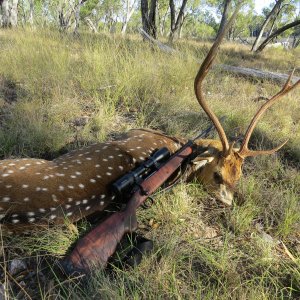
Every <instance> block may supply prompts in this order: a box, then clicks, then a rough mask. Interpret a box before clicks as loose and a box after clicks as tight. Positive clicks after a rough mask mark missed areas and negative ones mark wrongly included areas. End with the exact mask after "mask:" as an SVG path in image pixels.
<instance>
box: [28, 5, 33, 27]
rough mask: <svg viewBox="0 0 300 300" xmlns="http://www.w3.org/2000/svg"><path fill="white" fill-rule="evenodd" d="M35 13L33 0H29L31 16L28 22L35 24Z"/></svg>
mask: <svg viewBox="0 0 300 300" xmlns="http://www.w3.org/2000/svg"><path fill="white" fill-rule="evenodd" d="M33 15H34V3H33V0H30V1H29V17H28V22H29V24H30V25H33Z"/></svg>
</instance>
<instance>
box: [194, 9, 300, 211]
mask: <svg viewBox="0 0 300 300" xmlns="http://www.w3.org/2000/svg"><path fill="white" fill-rule="evenodd" d="M236 13H237V10H235V12H234V13H233V15H232V17H231V19H230V20H229V22H228V23H227V25H226V27H225V28H224V30H223V32H221V33H220V35H219V36H218V38H217V39H216V41H215V43H214V45H213V46H212V48H211V49H210V51H209V53H208V54H207V56H206V58H205V59H204V61H203V63H202V65H201V67H200V69H199V71H198V74H197V76H196V78H195V82H194V88H195V94H196V97H197V100H198V102H199V104H200V106H201V107H202V109H203V110H204V111H205V113H206V114H207V116H208V117H209V118H210V120H211V121H212V123H213V124H214V125H215V128H216V130H217V133H218V135H219V138H220V141H208V140H207V141H205V140H198V141H196V143H197V144H198V145H199V147H200V148H201V149H204V152H203V153H202V154H201V155H199V156H198V157H197V158H196V159H195V161H194V164H195V166H194V174H193V176H194V177H196V178H198V179H199V180H200V181H201V182H203V183H204V184H205V186H206V188H207V189H208V190H209V191H210V192H213V193H214V194H215V195H216V196H217V198H218V199H219V200H221V201H222V202H223V203H225V204H228V205H231V203H232V200H233V188H234V186H235V185H236V183H237V182H238V180H239V178H240V177H241V174H242V165H243V161H244V159H245V158H246V157H249V156H257V155H264V154H272V153H274V152H276V151H278V150H279V149H280V148H281V147H283V146H284V145H285V144H286V142H287V141H285V142H284V143H282V144H281V145H279V146H278V147H276V148H274V149H271V150H262V151H253V150H249V149H248V143H249V140H250V137H251V135H252V132H253V130H254V128H255V126H256V124H257V122H258V121H259V119H260V118H261V117H262V116H263V114H264V113H265V112H266V110H267V109H268V108H269V107H270V106H272V105H273V104H274V103H275V102H276V101H278V100H279V99H280V98H281V97H282V96H284V95H285V94H287V93H288V92H290V91H291V90H293V89H294V88H296V86H298V85H300V80H299V81H297V82H296V83H295V84H291V78H292V76H293V73H292V74H291V75H290V76H289V78H288V80H287V82H286V83H285V85H284V86H283V88H282V89H281V90H280V91H279V92H278V93H277V94H276V95H275V96H273V97H272V98H270V99H269V100H267V101H266V103H265V104H264V105H263V106H262V107H261V108H260V109H259V110H258V111H257V113H256V114H255V115H254V117H253V119H252V121H251V122H250V125H249V127H248V129H247V131H246V134H245V136H244V140H243V142H242V144H241V146H240V148H234V142H233V143H231V144H230V143H229V142H228V139H227V136H226V134H225V131H224V129H223V127H222V125H221V123H220V121H219V119H218V118H217V116H216V115H215V114H214V112H213V111H212V110H211V109H210V108H209V106H208V105H207V102H206V101H205V98H204V93H203V86H202V85H203V80H204V78H205V77H206V75H207V73H208V71H209V69H210V67H211V65H212V63H213V61H214V59H215V57H216V54H217V51H218V48H219V46H220V43H221V40H222V39H223V37H224V35H225V33H226V31H227V30H228V28H229V26H230V25H231V23H232V21H233V19H234V18H235V14H236Z"/></svg>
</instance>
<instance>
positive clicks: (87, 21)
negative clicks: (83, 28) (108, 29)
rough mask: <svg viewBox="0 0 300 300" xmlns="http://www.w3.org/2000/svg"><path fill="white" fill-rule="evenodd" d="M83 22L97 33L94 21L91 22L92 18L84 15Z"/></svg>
mask: <svg viewBox="0 0 300 300" xmlns="http://www.w3.org/2000/svg"><path fill="white" fill-rule="evenodd" d="M84 20H85V22H86V23H87V25H88V26H89V27H90V29H91V30H92V31H93V32H94V33H97V32H98V30H97V28H96V26H95V25H94V23H93V22H92V20H91V19H90V18H88V17H85V18H84Z"/></svg>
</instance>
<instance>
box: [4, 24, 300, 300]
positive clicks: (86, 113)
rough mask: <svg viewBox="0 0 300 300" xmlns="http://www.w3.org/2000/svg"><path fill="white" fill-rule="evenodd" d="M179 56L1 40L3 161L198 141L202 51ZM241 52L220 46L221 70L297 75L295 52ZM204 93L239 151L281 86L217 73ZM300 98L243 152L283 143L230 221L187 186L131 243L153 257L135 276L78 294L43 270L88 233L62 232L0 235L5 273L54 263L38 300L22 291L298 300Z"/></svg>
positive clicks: (248, 170) (244, 188)
mask: <svg viewBox="0 0 300 300" xmlns="http://www.w3.org/2000/svg"><path fill="white" fill-rule="evenodd" d="M176 47H177V48H178V49H180V51H181V52H182V53H183V54H182V55H172V56H170V55H168V54H165V53H162V52H160V51H159V50H157V49H152V48H151V47H150V46H148V45H147V44H144V43H142V42H141V41H140V39H139V38H137V37H132V38H130V39H124V38H121V37H118V36H114V37H111V36H107V35H102V34H99V35H88V34H82V35H81V36H80V37H79V38H74V37H73V36H71V35H70V36H69V35H61V34H60V33H58V32H53V31H52V32H51V31H47V30H45V31H43V32H37V31H30V30H24V31H23V30H19V31H10V30H6V31H0V113H1V119H0V124H1V126H0V156H1V158H8V157H19V156H30V157H46V158H53V157H56V156H58V155H59V154H60V153H62V152H65V151H67V150H70V149H73V148H77V147H80V146H82V145H84V144H88V143H91V142H97V141H103V140H109V139H112V138H113V137H114V136H115V135H116V134H117V133H119V132H124V131H126V130H128V129H130V128H134V127H151V128H158V129H162V130H164V131H165V132H167V133H169V134H174V135H179V136H180V135H183V136H189V137H192V136H193V135H195V134H196V133H197V132H198V131H199V130H201V129H203V128H205V127H206V125H207V124H208V120H207V117H206V116H205V115H204V113H203V112H202V111H201V110H200V108H199V105H198V103H197V101H196V99H195V96H194V91H193V80H194V77H195V74H196V72H197V68H198V67H199V66H198V64H197V63H196V62H195V60H194V57H197V58H198V59H200V60H201V59H202V58H203V57H204V55H205V54H206V51H207V49H208V45H207V44H203V43H196V42H190V41H184V42H180V43H178V44H177V45H176ZM248 50H249V49H246V48H245V47H241V46H238V45H233V44H226V45H225V46H223V47H222V49H221V53H220V55H219V57H218V62H220V63H231V64H234V65H239V66H246V67H253V68H261V69H265V70H270V71H278V72H288V71H289V70H290V69H291V68H292V67H293V66H294V65H296V66H299V57H300V55H299V54H300V53H299V49H298V50H297V49H296V50H293V51H291V52H286V51H284V50H278V49H276V51H275V50H267V51H266V52H265V53H262V54H261V55H254V54H251V53H250V52H249V51H248ZM298 76H299V71H298ZM205 90H206V91H205V93H206V97H207V99H208V101H209V103H210V105H211V107H212V108H213V110H214V111H215V112H216V113H217V114H218V115H226V116H227V119H226V124H225V128H226V131H227V133H228V136H229V137H230V138H231V139H233V138H235V137H237V136H239V135H240V134H243V133H244V132H245V130H246V128H247V126H248V124H249V122H250V120H251V118H252V116H253V114H254V113H255V111H256V110H257V109H258V107H259V106H260V105H261V104H262V102H255V101H254V99H256V98H257V97H258V96H265V97H270V96H272V95H274V94H275V93H276V92H277V91H279V90H280V86H278V85H276V84H274V83H272V82H267V81H266V82H263V83H262V82H260V81H255V80H253V81H250V80H247V79H243V78H238V77H237V76H233V75H230V74H227V73H220V72H219V71H217V70H213V71H211V73H210V74H209V76H208V78H207V80H206V83H205ZM299 96H300V90H299V89H298V90H295V91H294V92H292V93H290V94H289V95H288V96H286V97H284V99H282V100H281V101H280V102H279V103H277V104H276V105H274V107H272V108H271V109H270V110H269V112H268V113H267V114H266V115H265V116H264V118H263V119H262V120H261V121H260V122H259V124H258V126H257V129H256V130H255V132H254V136H253V139H252V141H251V146H253V147H257V148H268V147H271V146H274V145H277V144H279V143H280V142H282V141H284V140H285V139H286V138H287V137H288V138H289V142H288V144H287V145H286V146H285V147H284V149H282V150H281V151H280V153H279V154H277V155H272V156H264V157H257V158H255V159H248V160H247V161H246V164H245V167H244V176H243V178H242V180H241V182H240V184H239V186H238V187H237V197H236V201H235V204H234V206H233V207H232V208H224V207H222V206H221V205H220V204H219V203H217V202H216V200H215V199H213V198H212V197H211V196H210V195H208V194H207V193H206V192H205V191H204V190H203V188H202V186H201V185H200V184H198V183H191V184H180V185H178V186H177V187H176V188H175V189H173V190H172V191H170V192H168V193H161V194H159V195H158V196H157V197H156V204H155V205H153V206H152V207H151V208H150V209H148V210H145V211H143V210H141V211H139V222H140V224H141V225H142V226H141V228H140V229H139V230H140V232H141V233H143V234H145V235H146V236H147V237H148V238H151V239H153V240H154V241H155V248H154V252H153V253H152V254H149V255H148V256H147V257H146V259H144V260H143V262H142V264H141V265H140V266H138V267H137V268H134V269H128V270H119V269H115V270H114V271H113V272H103V271H96V272H95V274H94V275H93V277H92V278H91V279H90V280H88V281H87V282H85V283H81V284H80V283H79V282H78V281H77V280H75V279H65V278H64V277H63V276H61V275H60V274H59V272H57V270H56V268H55V267H54V266H53V265H52V264H51V262H53V260H55V258H60V257H61V256H62V255H63V254H64V253H65V252H66V250H67V249H68V247H69V246H70V245H71V243H72V242H74V241H75V240H76V239H77V238H78V236H79V234H81V233H83V232H85V231H86V230H87V228H88V224H86V223H83V224H81V225H80V226H79V233H78V232H77V231H76V229H74V228H73V227H72V226H70V225H69V224H67V223H66V224H65V225H63V226H59V227H53V228H49V229H46V230H41V231H38V232H35V233H33V234H31V235H29V236H8V235H6V234H5V232H3V233H2V234H3V236H2V244H3V247H2V248H3V249H2V254H3V255H2V260H3V264H2V266H8V265H9V261H11V260H12V259H13V258H16V257H17V258H18V257H32V259H33V260H34V261H39V259H40V256H41V255H42V256H44V254H48V255H51V257H52V258H51V259H52V260H50V263H48V265H47V267H46V270H47V271H44V269H43V267H42V264H41V265H38V266H40V269H41V270H42V271H41V272H42V273H43V276H44V277H46V280H42V279H41V278H40V279H38V278H35V277H34V278H35V279H34V280H36V281H34V283H35V284H33V283H32V285H33V286H35V288H33V291H34V292H32V290H31V287H28V286H25V287H24V288H25V290H28V292H29V293H31V292H32V293H33V294H34V295H35V297H36V298H38V299H52V298H54V297H56V299H70V298H71V299H90V298H92V297H95V298H100V297H101V299H102V298H103V299H291V298H294V299H298V298H299V297H300V268H299V261H300V260H299V258H300V242H299V232H300V213H299V212H300V207H299V192H300V175H299V162H300V130H299V124H300V122H299V121H300V103H299ZM282 243H283V244H284V245H285V246H286V247H287V249H288V250H289V251H290V253H291V254H292V256H293V259H291V257H289V255H288V254H287V252H286V251H285V249H284V246H283V244H282ZM49 266H51V267H49ZM37 277H38V276H37ZM7 278H8V277H7V276H2V278H1V279H2V280H3V282H4V281H5V279H6V280H7ZM16 280H17V281H18V280H19V279H18V278H17V279H16ZM39 280H40V281H39ZM20 281H21V279H20V280H19V282H20ZM45 281H46V284H44V282H45ZM7 287H8V290H10V289H11V290H18V288H16V287H15V288H13V287H9V286H7ZM11 290H10V293H11V294H12V293H13V292H12V291H11ZM12 298H13V297H12Z"/></svg>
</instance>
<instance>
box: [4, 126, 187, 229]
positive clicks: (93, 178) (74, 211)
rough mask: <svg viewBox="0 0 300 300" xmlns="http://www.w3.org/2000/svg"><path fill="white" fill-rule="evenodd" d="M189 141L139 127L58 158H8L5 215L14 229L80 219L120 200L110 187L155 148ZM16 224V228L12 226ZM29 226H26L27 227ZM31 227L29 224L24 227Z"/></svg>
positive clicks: (176, 145) (5, 183)
mask: <svg viewBox="0 0 300 300" xmlns="http://www.w3.org/2000/svg"><path fill="white" fill-rule="evenodd" d="M183 142H184V140H178V139H175V138H173V137H169V136H166V135H164V134H162V133H161V132H158V131H152V130H145V129H140V130H139V129H137V130H131V131H129V132H128V133H127V134H126V135H125V136H123V138H121V139H120V140H117V141H112V142H107V143H100V144H94V145H90V146H87V147H84V148H81V149H78V150H74V151H71V152H70V153H67V154H64V155H62V156H60V157H58V158H56V159H54V160H52V161H47V160H43V159H31V158H23V159H6V160H3V161H1V162H0V219H1V222H2V223H5V224H6V225H7V226H9V225H10V224H11V225H13V227H14V228H17V227H21V228H23V227H24V225H36V224H39V225H40V224H48V223H49V221H50V222H51V223H55V224H59V223H63V222H64V220H65V218H68V219H69V220H70V221H71V222H75V221H77V220H79V219H81V218H83V217H85V216H87V215H90V214H92V213H94V212H97V211H102V210H104V209H105V207H107V205H109V204H111V203H112V202H113V201H117V199H116V198H115V195H114V194H113V193H112V191H111V189H110V185H111V183H112V182H114V181H115V180H116V179H118V178H119V177H120V176H122V175H123V174H125V173H126V172H128V171H130V170H132V169H133V168H134V167H136V166H137V165H138V164H140V163H141V162H142V161H144V160H145V159H146V158H147V157H149V156H150V155H151V154H152V153H153V152H154V151H155V150H157V149H159V148H161V147H167V148H168V149H169V151H170V152H171V153H174V152H175V151H176V150H177V149H179V148H180V147H181V145H182V143H183ZM9 227H10V226H9ZM27 227H28V226H26V228H27ZM24 228H25V227H24Z"/></svg>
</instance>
